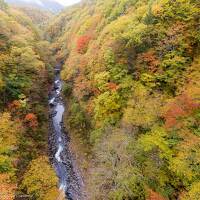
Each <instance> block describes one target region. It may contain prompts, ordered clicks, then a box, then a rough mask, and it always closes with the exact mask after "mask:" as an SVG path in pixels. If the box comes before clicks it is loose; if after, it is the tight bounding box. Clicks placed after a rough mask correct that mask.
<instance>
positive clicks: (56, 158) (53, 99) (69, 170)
mask: <svg viewBox="0 0 200 200" xmlns="http://www.w3.org/2000/svg"><path fill="white" fill-rule="evenodd" d="M60 70H61V65H56V67H55V80H54V84H53V87H52V90H51V91H50V92H49V107H50V128H49V152H50V161H51V163H52V165H53V167H54V169H55V171H56V174H57V176H58V178H59V189H60V191H61V192H64V193H65V197H66V199H68V200H83V199H84V198H83V195H82V192H81V191H82V188H83V181H82V178H81V176H80V174H79V171H78V170H77V166H76V162H75V160H74V159H73V156H72V153H71V152H70V147H69V143H70V138H69V136H68V134H67V133H66V132H65V129H64V126H63V114H64V111H65V106H64V104H63V101H62V97H61V91H62V81H61V79H60Z"/></svg>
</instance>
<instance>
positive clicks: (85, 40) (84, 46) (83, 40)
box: [77, 35, 91, 54]
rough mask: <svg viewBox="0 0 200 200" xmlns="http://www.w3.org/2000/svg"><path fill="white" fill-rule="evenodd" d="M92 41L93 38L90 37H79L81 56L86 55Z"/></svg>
mask: <svg viewBox="0 0 200 200" xmlns="http://www.w3.org/2000/svg"><path fill="white" fill-rule="evenodd" d="M90 40H91V37H90V36H88V35H83V36H81V37H79V38H78V40H77V52H78V53H80V54H84V53H86V51H87V48H88V44H89V42H90Z"/></svg>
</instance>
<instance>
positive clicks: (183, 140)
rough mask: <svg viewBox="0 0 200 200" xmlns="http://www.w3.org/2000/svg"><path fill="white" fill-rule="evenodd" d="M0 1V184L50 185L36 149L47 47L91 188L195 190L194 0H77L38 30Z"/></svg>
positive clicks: (149, 198)
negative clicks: (57, 64)
mask: <svg viewBox="0 0 200 200" xmlns="http://www.w3.org/2000/svg"><path fill="white" fill-rule="evenodd" d="M0 2H1V3H0V8H1V9H0V15H1V16H0V72H1V73H0V91H1V94H2V95H1V97H0V100H1V101H0V103H1V117H0V121H1V123H0V126H1V127H0V137H1V140H0V144H1V145H0V150H1V151H0V177H1V179H0V180H1V182H2V183H1V187H2V186H3V187H2V188H9V190H8V189H6V191H5V192H8V191H10V193H11V194H13V191H14V190H16V183H17V186H18V189H17V190H18V191H21V192H24V194H30V195H32V196H33V197H34V198H35V199H46V200H47V199H48V200H50V199H51V198H53V199H55V198H54V197H55V196H56V195H57V190H56V185H57V178H56V176H55V173H54V171H53V170H52V168H51V167H50V165H49V163H48V159H47V157H46V153H45V152H46V145H47V116H46V113H47V111H46V110H47V106H46V102H47V88H48V82H49V81H50V80H49V79H50V77H51V67H50V66H53V64H54V59H53V58H55V59H56V60H57V61H59V62H61V63H63V70H62V72H61V77H62V80H63V95H64V96H63V98H64V100H66V102H67V112H66V117H65V124H66V126H67V129H68V131H69V133H70V136H71V138H72V146H73V143H74V146H75V147H73V148H74V149H75V150H76V151H75V154H77V158H78V163H79V166H80V167H81V168H82V172H83V175H84V182H85V190H86V192H87V194H88V195H87V196H88V199H91V200H95V199H97V200H101V199H102V200H109V199H110V200H112V199H113V200H145V199H146V200H175V199H180V200H199V199H200V127H199V125H200V2H199V0H83V1H82V2H81V3H79V4H77V5H74V6H72V7H69V8H66V9H65V10H64V11H62V12H61V13H60V14H59V15H58V16H56V17H54V18H53V19H51V20H50V23H49V25H48V26H46V30H44V29H43V28H42V29H41V28H40V30H38V28H37V27H38V26H36V24H37V20H36V22H35V21H33V20H31V16H27V14H26V12H23V10H17V9H14V10H13V9H12V12H11V8H8V7H7V5H6V4H5V3H4V2H3V1H2V0H0ZM19 16H20V17H19ZM22 16H23V17H22ZM45 16H46V15H45ZM45 18H46V17H45ZM33 22H34V23H33ZM40 24H41V22H40ZM40 26H41V25H40ZM40 26H39V27H40ZM44 31H45V33H46V34H45V35H47V36H46V39H47V40H48V41H49V42H47V41H43V40H42V39H39V38H42V37H41V36H40V35H41V34H42V33H44ZM51 52H52V53H53V55H52V53H51ZM50 58H52V59H50ZM51 60H52V61H51ZM35 80H37V81H35ZM44 85H46V87H44ZM41 94H42V95H44V96H42V95H41ZM10 127H12V129H11V128H10ZM74 140H75V141H74ZM41 166H43V167H41ZM54 195H55V196H54ZM53 196H54V197H53Z"/></svg>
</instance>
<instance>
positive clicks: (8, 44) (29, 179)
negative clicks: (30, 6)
mask: <svg viewBox="0 0 200 200" xmlns="http://www.w3.org/2000/svg"><path fill="white" fill-rule="evenodd" d="M52 63H54V62H53V60H52V56H51V51H50V45H49V43H48V42H47V41H42V40H41V38H40V34H39V33H38V28H37V27H35V26H34V25H33V24H32V22H31V19H30V18H28V17H27V16H26V15H24V14H23V13H22V12H19V10H15V9H11V8H10V7H9V6H8V5H7V4H6V3H5V2H4V1H2V0H1V1H0V198H1V199H2V200H8V199H9V200H13V199H21V198H23V197H24V195H28V196H31V198H32V197H34V199H48V200H50V198H53V199H55V198H56V197H57V195H58V191H57V187H56V186H57V181H58V180H57V177H56V175H55V172H54V170H53V169H52V168H51V165H50V163H49V161H48V156H47V133H48V121H47V119H48V109H47V93H48V81H49V78H50V77H49V75H48V71H50V70H51V64H52ZM48 195H50V197H49V196H48Z"/></svg>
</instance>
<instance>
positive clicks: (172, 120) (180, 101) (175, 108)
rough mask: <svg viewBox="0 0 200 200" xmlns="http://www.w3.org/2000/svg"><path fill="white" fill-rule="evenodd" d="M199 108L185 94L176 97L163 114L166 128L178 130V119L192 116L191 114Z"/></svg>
mask: <svg viewBox="0 0 200 200" xmlns="http://www.w3.org/2000/svg"><path fill="white" fill-rule="evenodd" d="M199 106H200V105H199V104H198V103H196V102H195V100H194V99H192V98H191V97H190V96H188V95H187V94H186V93H184V94H182V95H180V96H178V97H177V98H176V99H175V100H174V101H173V102H172V103H170V104H169V105H168V109H167V111H166V113H165V114H164V119H165V126H166V128H173V127H179V128H180V126H181V121H180V119H181V118H184V117H186V116H189V115H190V114H192V112H193V111H194V110H195V109H197V108H199Z"/></svg>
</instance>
